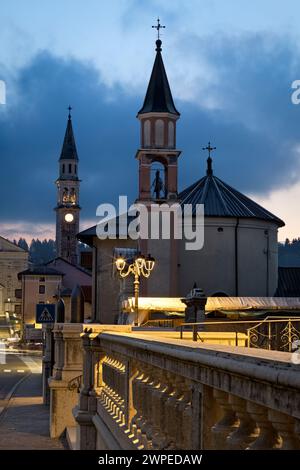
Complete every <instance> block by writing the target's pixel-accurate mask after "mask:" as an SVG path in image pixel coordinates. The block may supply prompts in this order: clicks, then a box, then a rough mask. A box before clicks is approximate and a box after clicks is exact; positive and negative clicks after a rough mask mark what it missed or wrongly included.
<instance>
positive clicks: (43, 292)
mask: <svg viewBox="0 0 300 470" xmlns="http://www.w3.org/2000/svg"><path fill="white" fill-rule="evenodd" d="M45 291H46V288H45V286H44V284H41V285H39V294H45Z"/></svg>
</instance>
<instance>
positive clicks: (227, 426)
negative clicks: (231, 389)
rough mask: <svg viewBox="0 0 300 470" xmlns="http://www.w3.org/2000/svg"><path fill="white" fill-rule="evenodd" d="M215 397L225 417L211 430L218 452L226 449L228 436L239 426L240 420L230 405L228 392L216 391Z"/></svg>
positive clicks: (214, 391)
mask: <svg viewBox="0 0 300 470" xmlns="http://www.w3.org/2000/svg"><path fill="white" fill-rule="evenodd" d="M213 396H214V398H215V399H216V402H217V404H218V405H219V407H220V409H221V411H222V413H223V416H222V418H221V419H220V421H218V422H217V423H216V424H214V425H213V427H212V428H211V432H212V436H213V443H214V448H215V449H218V450H222V449H226V447H227V443H226V439H227V436H228V435H229V434H230V433H231V432H233V431H234V430H235V429H236V428H237V426H238V423H239V421H238V418H237V417H236V414H235V412H234V411H233V409H232V406H231V404H230V403H229V397H228V393H227V392H223V391H222V390H218V389H214V390H213Z"/></svg>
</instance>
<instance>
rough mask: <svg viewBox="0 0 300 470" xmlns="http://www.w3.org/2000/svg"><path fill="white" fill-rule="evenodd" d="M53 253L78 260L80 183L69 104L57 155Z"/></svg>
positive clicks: (76, 262)
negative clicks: (61, 141) (66, 120)
mask: <svg viewBox="0 0 300 470" xmlns="http://www.w3.org/2000/svg"><path fill="white" fill-rule="evenodd" d="M56 186H57V206H56V207H55V211H56V256H58V257H61V258H64V259H65V260H67V261H69V262H70V263H72V264H75V265H76V264H78V254H79V253H78V240H77V238H76V235H77V233H78V232H79V213H80V206H79V186H80V180H79V178H78V155H77V149H76V144H75V138H74V132H73V127H72V118H71V107H69V116H68V122H67V128H66V133H65V138H64V142H63V146H62V150H61V154H60V158H59V177H58V179H57V180H56Z"/></svg>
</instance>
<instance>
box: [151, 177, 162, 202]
mask: <svg viewBox="0 0 300 470" xmlns="http://www.w3.org/2000/svg"><path fill="white" fill-rule="evenodd" d="M152 188H154V190H153V191H154V194H155V198H156V199H160V198H161V192H162V191H163V190H164V183H163V180H162V179H161V177H160V171H159V170H156V172H155V178H154V181H153V183H152Z"/></svg>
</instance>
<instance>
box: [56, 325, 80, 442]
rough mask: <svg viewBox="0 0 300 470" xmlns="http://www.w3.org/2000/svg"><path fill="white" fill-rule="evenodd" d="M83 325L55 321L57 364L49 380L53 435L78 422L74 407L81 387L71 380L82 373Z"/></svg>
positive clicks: (57, 435) (78, 378)
mask: <svg viewBox="0 0 300 470" xmlns="http://www.w3.org/2000/svg"><path fill="white" fill-rule="evenodd" d="M82 329H83V325H81V324H72V323H64V324H56V325H55V327H54V338H55V341H56V348H55V367H54V371H53V376H52V377H50V379H49V388H50V435H51V437H55V438H57V437H59V436H60V435H61V434H62V433H63V432H64V431H65V429H66V428H67V427H72V426H75V425H76V422H75V420H74V417H73V414H72V409H73V408H74V407H75V406H76V405H77V403H78V397H79V395H78V390H77V387H73V386H72V384H71V381H72V380H74V379H75V380H77V381H78V383H79V381H80V377H81V376H82V345H81V337H80V334H81V332H82Z"/></svg>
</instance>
